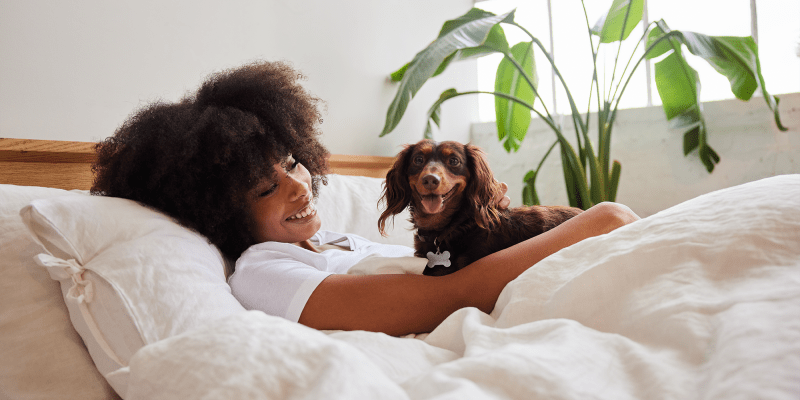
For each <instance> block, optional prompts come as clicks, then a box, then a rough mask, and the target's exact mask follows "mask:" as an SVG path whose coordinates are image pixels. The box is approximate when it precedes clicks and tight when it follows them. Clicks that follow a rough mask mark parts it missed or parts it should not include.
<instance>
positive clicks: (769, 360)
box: [126, 175, 800, 399]
mask: <svg viewBox="0 0 800 400" xmlns="http://www.w3.org/2000/svg"><path fill="white" fill-rule="evenodd" d="M126 397H127V398H128V399H179V398H186V399H204V398H208V399H211V398H230V399H232V398H236V399H248V398H250V399H262V398H263V399H273V398H274V399H286V398H291V399H294V398H309V399H311V398H325V399H361V398H363V399H382V398H387V399H394V398H397V399H486V398H497V399H501V398H508V399H539V398H541V399H587V398H592V399H694V398H697V399H700V398H703V399H706V398H707V399H739V398H741V399H754V398H773V399H779V398H793V399H796V398H798V397H800V175H789V176H779V177H774V178H769V179H766V180H762V181H758V182H753V183H749V184H746V185H742V186H739V187H734V188H730V189H725V190H722V191H719V192H715V193H711V194H708V195H705V196H701V197H699V198H697V199H694V200H691V201H689V202H686V203H684V204H681V205H678V206H675V207H673V208H671V209H668V210H665V211H663V212H662V213H659V214H657V215H654V216H652V217H649V218H646V219H643V220H641V221H638V222H636V223H634V224H631V225H629V226H626V227H624V228H621V229H619V230H617V231H615V232H612V233H611V234H608V235H603V236H600V237H596V238H592V239H589V240H585V241H583V242H581V243H578V244H576V245H574V246H571V247H569V248H567V249H564V250H562V251H560V252H558V253H556V254H554V255H553V256H551V257H548V258H547V259H545V260H543V261H542V262H540V263H538V264H537V265H535V266H534V267H532V268H531V269H529V270H528V271H527V272H526V273H524V274H523V275H522V276H520V277H519V278H518V279H516V280H515V281H513V282H512V283H510V284H509V285H508V286H507V287H506V289H505V290H504V291H503V293H502V294H501V296H500V298H499V299H498V302H497V305H496V307H495V310H494V311H493V312H492V314H491V315H487V314H485V313H482V312H480V311H478V310H477V309H473V308H467V309H462V310H460V311H458V312H456V313H454V314H453V315H451V316H450V317H449V318H448V319H447V320H445V321H444V322H443V323H442V324H441V325H440V326H439V327H437V328H436V329H435V330H434V331H433V332H431V333H430V334H429V335H427V337H425V338H424V340H419V339H409V338H394V337H390V336H387V335H384V334H378V333H370V332H332V333H329V334H324V333H322V332H318V331H314V330H312V329H309V328H306V327H303V326H301V325H298V324H293V323H289V322H286V321H283V320H281V319H279V318H275V317H270V316H266V315H264V314H262V313H260V312H255V311H250V312H244V313H241V314H238V315H234V316H232V317H230V318H228V319H225V320H223V321H222V322H221V323H219V324H218V325H216V326H209V327H207V329H203V330H200V331H195V332H190V333H187V334H183V335H180V336H176V337H172V338H170V339H167V340H164V341H161V342H158V343H155V344H152V345H149V346H146V347H144V348H142V349H141V350H139V352H138V353H136V354H135V355H134V357H133V358H132V360H131V363H130V387H129V392H128V393H127V396H126Z"/></svg>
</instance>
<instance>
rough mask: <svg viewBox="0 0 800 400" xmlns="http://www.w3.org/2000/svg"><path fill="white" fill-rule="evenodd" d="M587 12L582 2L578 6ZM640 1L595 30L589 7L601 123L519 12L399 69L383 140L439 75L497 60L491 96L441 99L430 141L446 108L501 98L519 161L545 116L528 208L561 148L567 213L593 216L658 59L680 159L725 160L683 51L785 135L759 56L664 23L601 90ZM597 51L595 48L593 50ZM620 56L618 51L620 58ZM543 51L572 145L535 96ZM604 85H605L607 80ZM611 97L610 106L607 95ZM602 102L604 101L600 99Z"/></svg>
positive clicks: (474, 23) (506, 133)
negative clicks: (627, 120)
mask: <svg viewBox="0 0 800 400" xmlns="http://www.w3.org/2000/svg"><path fill="white" fill-rule="evenodd" d="M581 4H582V5H583V1H581ZM643 8H644V3H643V0H613V2H612V5H611V8H609V10H608V12H606V13H605V15H603V16H602V17H600V19H599V20H598V21H597V23H596V24H595V25H594V26H591V25H590V24H589V19H588V16H587V14H586V8H585V6H584V18H585V20H586V27H587V32H588V37H589V43H590V45H591V46H590V48H591V51H592V59H593V60H594V74H593V76H592V89H591V90H592V92H590V95H589V97H590V98H596V100H597V108H598V110H599V111H598V112H597V113H596V118H597V121H596V123H594V125H592V123H591V121H590V118H589V117H590V112H589V110H587V111H586V112H585V113H584V114H581V112H580V110H579V109H578V107H577V105H576V104H575V101H574V100H573V98H572V94H571V93H570V90H569V88H568V86H567V83H566V82H565V80H564V78H563V77H562V76H561V73H560V72H559V70H558V67H557V66H556V65H555V63H554V62H553V58H552V57H551V55H550V54H549V52H548V51H547V50H546V49H545V47H544V46H543V45H542V43H541V42H540V41H539V39H537V38H536V37H535V36H534V35H533V34H531V33H530V32H529V31H528V30H527V29H526V28H525V27H523V26H521V25H519V24H518V23H517V22H515V21H514V11H513V10H512V11H511V12H508V13H506V14H502V15H495V14H493V13H490V12H488V11H484V10H481V9H478V8H473V9H471V10H470V11H468V12H467V13H466V14H464V15H462V16H460V17H458V18H456V19H453V20H449V21H447V22H445V23H444V25H443V26H442V29H441V31H440V32H439V36H438V37H437V38H436V40H434V41H433V42H432V43H431V44H430V45H428V46H427V47H426V48H425V49H423V50H422V51H420V52H419V53H417V55H416V56H415V57H414V58H413V59H412V60H411V61H410V62H408V63H407V64H406V65H404V66H403V67H402V68H400V69H399V70H397V71H396V72H394V73H393V74H392V75H391V79H392V80H393V81H395V82H399V87H398V90H397V94H396V95H395V98H394V100H393V101H392V103H391V105H390V106H389V109H388V110H387V115H386V123H385V126H384V128H383V132H382V133H381V136H383V135H386V134H388V133H390V132H391V131H392V130H393V129H394V128H395V127H396V126H397V124H398V123H399V121H400V119H401V118H402V116H403V114H404V112H405V110H406V107H407V106H408V103H409V102H410V101H411V99H412V98H413V96H414V94H416V93H417V91H418V90H419V89H420V88H421V87H422V85H423V84H424V83H425V82H426V81H427V80H428V79H429V78H431V77H434V76H436V75H439V74H441V73H443V72H444V71H445V70H446V69H447V66H448V65H449V64H450V63H451V62H454V61H457V60H463V59H468V58H475V57H481V56H484V55H487V54H491V53H501V54H503V56H504V57H503V60H502V61H501V62H500V64H499V66H498V67H497V74H496V80H495V89H494V91H493V92H484V91H465V92H459V91H458V90H456V89H454V88H453V89H448V90H445V91H444V92H443V93H442V94H441V95H440V97H439V99H438V100H437V101H436V102H435V103H434V104H433V105H432V106H431V107H430V109H429V110H428V123H427V126H426V129H425V132H424V136H425V137H428V138H430V137H431V136H432V132H433V127H432V124H436V125H437V126H438V125H439V123H440V114H441V104H442V103H443V102H445V101H447V100H449V99H452V98H455V97H458V96H464V95H472V94H479V93H485V94H491V95H493V96H495V114H496V118H497V134H498V138H499V140H500V141H501V142H502V144H503V146H504V148H505V149H506V151H509V152H510V151H516V150H517V149H518V148H519V146H520V143H521V142H522V141H523V140H524V138H525V135H526V133H527V130H528V126H529V124H530V121H531V114H532V113H534V114H536V115H537V116H539V117H540V118H541V119H542V120H543V121H544V122H545V123H546V124H547V125H548V126H549V127H550V128H551V129H552V130H553V132H554V133H555V136H556V138H555V141H554V143H553V145H552V146H550V149H549V150H548V151H547V152H546V153H545V155H544V156H543V158H542V160H541V162H540V163H539V165H538V167H537V169H534V170H532V171H529V172H528V173H527V174H526V176H525V186H524V188H523V203H525V204H529V205H530V204H538V203H539V200H538V196H537V194H536V187H535V182H536V174H537V173H538V171H539V169H540V168H541V166H542V164H543V162H544V160H545V159H546V158H547V157H548V156H549V155H550V153H551V152H552V150H553V149H554V148H555V146H556V145H558V147H559V150H560V155H561V159H562V167H563V172H564V181H565V184H566V190H567V197H568V198H569V202H570V205H572V206H575V207H581V208H583V209H587V208H589V207H591V206H592V205H594V204H597V203H599V202H601V201H614V200H615V197H616V193H617V187H618V183H619V178H620V174H621V168H622V167H621V165H620V163H619V162H618V161H616V160H614V161H612V159H611V134H612V130H613V127H614V121H615V119H616V116H617V111H618V108H619V102H620V99H621V97H622V95H623V94H624V93H625V89H626V88H627V86H628V83H629V82H630V79H631V77H632V76H633V74H634V72H635V71H636V69H637V68H638V67H639V66H640V65H641V63H642V62H643V61H644V60H646V59H653V58H657V57H658V58H660V60H659V61H658V62H656V64H655V80H656V87H657V89H658V93H659V95H660V97H661V100H662V107H663V109H664V113H665V114H666V117H667V120H669V122H670V125H671V126H672V127H673V128H676V129H680V130H682V131H683V132H684V133H683V150H684V155H687V154H689V153H690V152H692V151H694V150H697V153H698V155H699V157H700V160H701V161H702V162H703V164H704V165H705V167H706V169H707V170H708V172H709V173H710V172H712V171H713V169H714V165H715V164H716V163H718V162H719V160H720V157H719V155H718V154H717V153H716V152H715V151H714V150H713V149H712V148H711V147H710V146H709V145H708V143H707V140H706V137H707V134H708V132H707V130H706V122H705V119H704V116H703V108H702V104H701V103H700V96H699V93H700V82H699V79H698V75H697V72H696V71H695V70H694V69H692V68H691V67H690V66H689V64H688V63H687V62H686V58H685V57H684V54H685V51H687V50H688V51H689V52H691V53H692V54H694V55H696V56H699V57H701V58H702V59H704V60H705V61H707V62H708V63H709V64H710V65H711V66H712V67H713V68H714V69H715V70H716V71H717V72H719V73H720V74H722V75H724V76H725V77H727V78H728V80H729V81H730V83H731V90H732V92H733V93H734V95H735V96H736V97H737V98H738V99H741V100H745V101H747V100H749V99H750V98H751V97H752V95H753V94H754V93H755V92H756V90H757V89H760V91H761V94H762V95H763V97H764V100H765V101H766V104H767V107H769V108H770V109H771V110H772V112H773V114H774V116H775V123H776V124H777V126H778V128H779V129H781V130H784V131H785V130H786V128H785V127H784V126H783V125H782V124H781V121H780V115H779V112H778V101H779V99H778V98H777V97H775V96H771V95H770V94H769V93H768V92H767V90H766V88H765V84H764V78H763V76H762V75H761V67H760V61H759V58H758V48H757V46H756V43H755V41H754V40H753V39H752V38H751V37H749V36H748V37H732V36H708V35H704V34H701V33H695V32H688V31H677V30H671V29H669V27H668V26H667V24H666V22H664V21H663V20H659V21H656V22H652V23H650V24H649V25H648V26H647V29H646V30H645V33H644V34H643V35H642V36H641V37H639V38H638V41H637V42H636V48H638V47H639V46H640V45H643V46H645V47H644V48H645V50H644V52H643V55H642V56H640V57H639V58H638V60H636V62H635V63H634V64H633V67H632V68H630V70H629V67H630V66H631V63H632V61H633V58H634V55H635V51H636V49H634V50H633V51H632V52H631V54H630V57H629V58H628V61H627V63H626V65H625V68H624V69H622V70H621V71H622V72H621V73H620V74H619V76H617V75H616V73H617V71H620V69H618V68H617V67H618V64H619V63H620V61H622V60H623V59H622V58H620V54H619V52H618V53H617V57H616V58H615V59H614V64H613V67H612V68H611V69H609V70H611V71H614V72H612V76H611V79H610V80H609V82H610V84H609V87H607V88H602V90H601V87H600V82H601V80H600V79H598V72H597V71H598V68H597V55H598V53H599V51H600V46H602V45H607V44H609V43H614V42H622V41H625V40H627V39H628V38H629V37H630V34H631V32H632V31H633V29H634V27H636V25H637V24H639V22H641V20H642V11H643ZM503 26H509V27H513V28H514V29H520V30H522V32H524V33H525V34H526V35H527V36H528V38H529V39H530V41H523V42H520V43H517V44H515V45H513V46H510V45H509V44H508V41H507V40H506V36H505V33H504V30H503ZM595 42H596V43H595ZM621 47H622V46H620V49H621ZM536 49H538V51H539V52H540V53H541V54H542V55H543V56H544V57H545V59H546V60H547V61H548V63H549V64H550V65H551V66H552V68H553V70H554V72H555V75H556V77H557V78H558V80H559V82H560V84H561V85H562V86H563V88H564V90H565V92H566V95H567V98H568V100H569V104H570V112H571V114H570V116H571V118H572V122H573V125H574V127H575V141H574V146H573V143H570V142H569V141H568V140H567V138H566V136H565V132H564V131H563V129H562V127H561V126H560V124H559V123H557V122H556V119H555V118H554V116H553V115H552V114H551V113H550V112H549V110H548V108H547V105H546V104H545V102H544V100H543V99H542V97H541V96H540V95H539V92H538V82H537V79H536V71H535V59H534V52H535V50H536ZM604 81H605V80H604ZM601 93H607V94H608V96H607V97H606V96H604V95H601ZM604 97H605V98H604ZM590 129H595V130H596V132H597V136H596V140H595V141H594V142H593V141H592V140H591V139H590Z"/></svg>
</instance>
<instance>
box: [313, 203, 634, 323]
mask: <svg viewBox="0 0 800 400" xmlns="http://www.w3.org/2000/svg"><path fill="white" fill-rule="evenodd" d="M638 219H639V217H638V216H637V215H636V214H635V213H633V211H631V210H630V208H628V207H626V206H624V205H621V204H617V203H600V204H598V205H596V206H594V207H592V208H590V209H589V210H586V211H585V212H583V213H581V214H578V215H577V216H575V217H573V218H571V219H569V220H568V221H566V222H564V223H563V224H561V225H559V226H557V227H555V228H553V229H551V230H549V231H547V232H545V233H543V234H541V235H538V236H535V237H533V238H530V239H528V240H526V241H524V242H522V243H519V244H517V245H514V246H511V247H509V248H507V249H504V250H501V251H498V252H496V253H493V254H490V255H488V256H486V257H484V258H482V259H480V260H478V261H476V262H474V263H472V264H470V265H468V266H467V267H465V268H463V269H461V270H459V271H456V272H455V273H452V274H450V275H445V276H441V277H432V276H423V275H331V276H329V277H328V278H326V279H325V280H324V281H322V283H320V284H319V286H317V288H316V289H315V290H314V292H313V293H312V294H311V297H310V298H309V299H308V302H307V303H306V306H305V308H304V309H303V312H302V314H301V315H300V323H302V324H304V325H307V326H310V327H312V328H316V329H342V330H368V331H377V332H384V333H387V334H390V335H398V336H399V335H405V334H409V333H420V332H430V331H431V330H433V329H434V328H435V327H436V326H437V325H439V324H440V323H441V322H442V321H444V319H445V318H447V316H449V315H450V314H452V313H453V312H454V311H456V310H458V309H460V308H464V307H477V308H479V309H480V310H481V311H483V312H486V313H490V312H491V311H492V309H493V308H494V305H495V303H496V302H497V298H498V296H500V292H501V291H502V290H503V288H504V287H505V286H506V285H507V284H508V283H509V282H511V281H512V280H513V279H515V278H516V277H518V276H519V275H520V274H521V273H522V272H524V271H525V270H526V269H528V268H530V267H531V266H532V265H534V264H536V263H537V262H539V261H541V260H542V259H544V258H545V257H547V256H549V255H551V254H553V253H555V252H557V251H559V250H561V249H563V248H565V247H568V246H570V245H572V244H575V243H577V242H580V241H581V240H583V239H586V238H589V237H593V236H598V235H602V234H605V233H608V232H611V231H613V230H614V229H617V228H619V227H621V226H624V225H626V224H629V223H631V222H633V221H636V220H638Z"/></svg>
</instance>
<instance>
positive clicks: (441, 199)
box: [420, 185, 458, 214]
mask: <svg viewBox="0 0 800 400" xmlns="http://www.w3.org/2000/svg"><path fill="white" fill-rule="evenodd" d="M457 188H458V185H456V186H453V188H452V189H450V191H449V192H447V193H445V194H443V195H442V194H427V195H422V196H420V197H421V199H420V200H421V203H422V207H423V209H424V211H425V213H427V214H437V213H439V212H441V211H442V210H444V205H445V203H447V201H448V200H450V198H451V197H452V196H453V193H455V191H456V189H457Z"/></svg>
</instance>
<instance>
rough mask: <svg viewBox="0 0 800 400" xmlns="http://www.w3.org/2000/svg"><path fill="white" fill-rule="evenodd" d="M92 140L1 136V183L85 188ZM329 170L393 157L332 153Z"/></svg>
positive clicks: (375, 172) (377, 168) (387, 164)
mask: <svg viewBox="0 0 800 400" xmlns="http://www.w3.org/2000/svg"><path fill="white" fill-rule="evenodd" d="M94 145H95V144H94V143H92V142H69V141H60V140H34V139H4V138H0V183H6V184H11V185H21V186H44V187H52V188H59V189H83V190H88V189H89V188H90V187H91V186H92V161H93V160H94ZM329 161H330V166H331V173H334V174H341V175H360V176H371V177H376V178H384V177H386V172H387V171H388V170H389V169H390V168H391V167H392V163H393V161H394V159H393V158H392V157H380V156H356V155H340V154H334V155H331V158H330V160H329Z"/></svg>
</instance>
